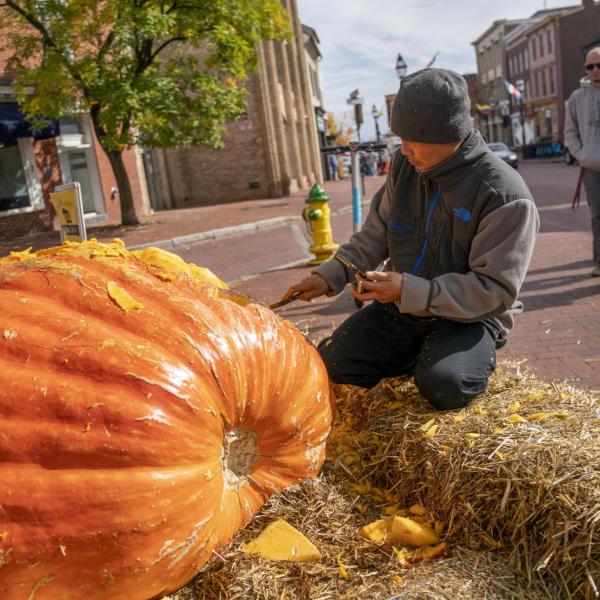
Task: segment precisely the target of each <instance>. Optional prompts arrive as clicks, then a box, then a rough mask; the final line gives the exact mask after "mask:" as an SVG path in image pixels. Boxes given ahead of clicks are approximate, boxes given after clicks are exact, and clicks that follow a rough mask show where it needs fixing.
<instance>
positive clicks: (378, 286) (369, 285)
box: [352, 271, 404, 303]
mask: <svg viewBox="0 0 600 600" xmlns="http://www.w3.org/2000/svg"><path fill="white" fill-rule="evenodd" d="M365 275H366V276H367V277H368V279H362V278H361V277H357V280H358V285H357V288H358V289H354V288H352V295H353V296H354V297H355V298H358V299H359V300H362V301H364V302H366V301H367V300H377V301H379V302H383V303H386V302H399V301H400V299H401V298H402V282H403V280H404V277H403V276H402V274H401V273H395V272H394V271H367V272H366V273H365ZM361 290H362V291H361Z"/></svg>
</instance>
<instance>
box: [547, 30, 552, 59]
mask: <svg viewBox="0 0 600 600" xmlns="http://www.w3.org/2000/svg"><path fill="white" fill-rule="evenodd" d="M547 34H548V40H547V43H548V53H549V54H552V31H551V30H550V29H548V31H547Z"/></svg>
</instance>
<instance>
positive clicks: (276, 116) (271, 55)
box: [264, 40, 290, 196]
mask: <svg viewBox="0 0 600 600" xmlns="http://www.w3.org/2000/svg"><path fill="white" fill-rule="evenodd" d="M264 53H265V63H266V66H267V69H266V74H267V78H268V83H269V95H270V97H271V110H272V114H273V128H274V130H275V143H276V150H277V155H278V157H279V167H280V168H279V173H280V181H281V183H282V186H283V195H284V196H287V195H288V194H289V190H290V166H289V160H288V148H287V140H286V135H285V130H284V127H283V112H282V110H281V108H282V107H281V101H280V98H281V94H280V90H279V78H278V73H277V62H276V60H275V47H274V42H272V41H271V40H268V41H266V42H264Z"/></svg>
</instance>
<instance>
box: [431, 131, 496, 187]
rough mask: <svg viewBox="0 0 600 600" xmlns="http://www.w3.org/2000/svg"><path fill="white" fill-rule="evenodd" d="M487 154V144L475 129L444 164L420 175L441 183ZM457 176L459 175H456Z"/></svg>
mask: <svg viewBox="0 0 600 600" xmlns="http://www.w3.org/2000/svg"><path fill="white" fill-rule="evenodd" d="M487 152H488V147H487V144H486V143H485V142H484V141H483V138H482V137H481V134H480V133H479V131H477V129H471V132H470V133H469V135H468V136H467V137H466V138H465V140H464V142H463V143H462V145H461V146H460V148H459V149H458V150H457V151H456V152H455V153H454V154H452V155H451V156H449V157H448V158H447V159H446V160H445V161H444V162H441V163H440V164H438V165H435V167H431V169H427V170H426V171H420V172H419V173H420V175H421V176H423V177H426V178H427V179H430V180H431V181H433V182H435V183H443V182H445V181H446V180H451V179H453V178H452V177H451V175H452V174H454V173H455V172H456V171H458V170H459V169H461V167H464V166H466V165H469V164H471V163H473V162H475V161H476V160H477V159H478V158H480V157H481V156H482V155H483V154H485V153H487ZM457 175H459V174H458V173H457Z"/></svg>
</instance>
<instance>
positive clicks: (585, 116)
mask: <svg viewBox="0 0 600 600" xmlns="http://www.w3.org/2000/svg"><path fill="white" fill-rule="evenodd" d="M565 144H566V146H567V148H569V152H570V153H571V154H572V155H573V156H574V157H575V158H576V159H577V161H578V162H579V164H580V165H581V166H582V167H584V168H585V169H590V170H592V171H600V89H598V88H596V87H594V86H593V85H592V82H591V81H590V78H589V77H584V78H583V79H582V80H581V81H580V82H579V89H577V90H575V91H574V92H573V93H572V94H571V96H570V97H569V100H568V102H567V111H566V115H565Z"/></svg>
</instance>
